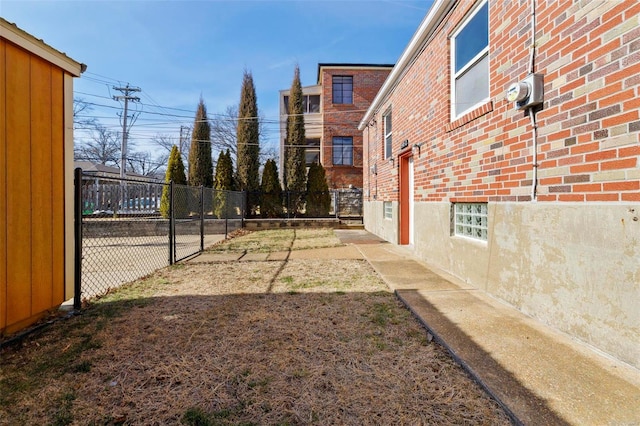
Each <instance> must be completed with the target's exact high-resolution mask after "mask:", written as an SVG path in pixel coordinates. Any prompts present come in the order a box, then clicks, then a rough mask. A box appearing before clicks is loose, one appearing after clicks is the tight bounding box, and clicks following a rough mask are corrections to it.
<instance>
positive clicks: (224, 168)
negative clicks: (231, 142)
mask: <svg viewBox="0 0 640 426" xmlns="http://www.w3.org/2000/svg"><path fill="white" fill-rule="evenodd" d="M213 188H214V189H215V196H214V208H213V214H214V216H216V217H218V218H224V217H226V214H227V192H228V191H233V189H234V182H233V163H232V162H231V153H230V152H229V150H227V152H226V153H224V152H220V155H219V156H218V162H217V164H216V176H215V179H214V182H213Z"/></svg>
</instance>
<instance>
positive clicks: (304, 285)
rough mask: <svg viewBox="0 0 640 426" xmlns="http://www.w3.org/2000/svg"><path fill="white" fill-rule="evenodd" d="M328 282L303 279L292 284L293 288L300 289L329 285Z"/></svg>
mask: <svg viewBox="0 0 640 426" xmlns="http://www.w3.org/2000/svg"><path fill="white" fill-rule="evenodd" d="M329 284H330V283H328V282H327V281H324V280H310V281H305V282H302V283H300V284H296V285H294V286H293V288H294V289H301V288H316V287H323V286H326V285H329Z"/></svg>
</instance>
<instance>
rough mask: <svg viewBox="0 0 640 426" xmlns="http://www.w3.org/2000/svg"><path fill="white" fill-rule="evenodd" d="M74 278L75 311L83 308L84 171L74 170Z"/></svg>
mask: <svg viewBox="0 0 640 426" xmlns="http://www.w3.org/2000/svg"><path fill="white" fill-rule="evenodd" d="M74 184H75V187H74V192H75V194H74V197H73V198H74V202H73V207H74V212H73V217H74V223H73V227H74V230H73V231H74V250H75V256H74V278H73V309H75V310H76V311H78V310H80V308H82V169H81V168H80V167H78V168H76V169H75V170H74Z"/></svg>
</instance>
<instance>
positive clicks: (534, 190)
mask: <svg viewBox="0 0 640 426" xmlns="http://www.w3.org/2000/svg"><path fill="white" fill-rule="evenodd" d="M535 55H536V0H531V58H530V60H529V73H530V74H533V73H534V71H535V69H534V68H535ZM529 117H530V118H531V136H532V138H533V176H532V178H531V201H536V199H537V196H538V125H537V123H536V111H535V107H531V108H529Z"/></svg>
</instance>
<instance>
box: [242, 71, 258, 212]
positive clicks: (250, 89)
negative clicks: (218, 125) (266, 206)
mask: <svg viewBox="0 0 640 426" xmlns="http://www.w3.org/2000/svg"><path fill="white" fill-rule="evenodd" d="M236 134H237V155H238V157H237V159H238V164H237V167H238V170H237V174H236V176H237V183H238V189H239V190H240V191H247V210H248V212H249V213H250V214H254V213H255V211H256V208H257V204H258V203H257V191H258V190H259V189H260V176H259V168H260V162H259V161H260V160H259V157H260V145H259V139H260V129H259V123H258V104H257V98H256V90H255V87H254V85H253V76H252V75H251V73H249V72H247V71H246V70H245V72H244V76H243V79H242V89H241V94H240V107H239V108H238V127H237V133H236Z"/></svg>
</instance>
